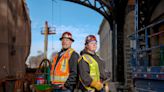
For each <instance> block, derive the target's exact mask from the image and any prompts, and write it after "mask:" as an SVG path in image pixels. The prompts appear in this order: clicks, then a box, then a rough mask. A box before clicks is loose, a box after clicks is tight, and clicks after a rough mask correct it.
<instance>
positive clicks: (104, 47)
mask: <svg viewBox="0 0 164 92" xmlns="http://www.w3.org/2000/svg"><path fill="white" fill-rule="evenodd" d="M98 34H99V36H100V48H99V53H100V57H101V58H102V59H104V61H105V71H106V72H108V73H109V72H110V74H112V32H111V30H110V27H109V24H108V21H107V20H105V19H103V21H102V23H101V25H100V28H99V31H98Z"/></svg>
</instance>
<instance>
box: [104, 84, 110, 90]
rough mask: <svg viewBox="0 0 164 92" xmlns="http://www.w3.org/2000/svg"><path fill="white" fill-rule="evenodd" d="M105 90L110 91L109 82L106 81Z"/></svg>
mask: <svg viewBox="0 0 164 92" xmlns="http://www.w3.org/2000/svg"><path fill="white" fill-rule="evenodd" d="M105 92H109V83H105Z"/></svg>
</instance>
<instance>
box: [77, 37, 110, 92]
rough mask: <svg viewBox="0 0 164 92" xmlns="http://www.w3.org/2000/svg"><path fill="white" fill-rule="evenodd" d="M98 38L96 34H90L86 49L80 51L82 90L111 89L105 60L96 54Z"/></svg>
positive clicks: (84, 91) (91, 91) (101, 91)
mask: <svg viewBox="0 0 164 92" xmlns="http://www.w3.org/2000/svg"><path fill="white" fill-rule="evenodd" d="M96 49H97V39H96V37H95V36H94V35H88V36H87V37H86V40H85V49H84V50H83V51H82V52H81V53H80V54H81V55H82V56H81V57H80V59H79V61H78V71H79V76H80V77H79V79H80V85H79V86H80V89H81V90H82V92H105V91H104V90H103V85H106V87H105V88H106V92H108V91H109V88H108V82H106V83H103V81H105V80H107V76H106V73H105V71H104V69H105V65H104V64H105V63H104V61H103V60H102V59H101V58H100V57H99V56H98V55H97V54H96V52H95V51H96Z"/></svg>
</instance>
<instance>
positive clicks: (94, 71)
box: [82, 54, 100, 90]
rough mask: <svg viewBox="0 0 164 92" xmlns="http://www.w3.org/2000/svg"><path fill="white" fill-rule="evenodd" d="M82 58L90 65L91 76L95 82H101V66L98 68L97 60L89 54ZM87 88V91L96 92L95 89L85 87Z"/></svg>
mask: <svg viewBox="0 0 164 92" xmlns="http://www.w3.org/2000/svg"><path fill="white" fill-rule="evenodd" d="M82 58H83V59H84V61H86V62H87V63H88V64H89V69H90V76H91V78H92V79H93V81H100V72H99V66H98V63H97V62H96V60H95V59H94V58H92V57H91V56H90V55H88V54H84V55H83V56H82ZM85 88H86V89H87V90H95V89H93V88H91V87H87V86H85Z"/></svg>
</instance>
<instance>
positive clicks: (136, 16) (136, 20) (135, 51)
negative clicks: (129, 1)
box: [134, 0, 139, 64]
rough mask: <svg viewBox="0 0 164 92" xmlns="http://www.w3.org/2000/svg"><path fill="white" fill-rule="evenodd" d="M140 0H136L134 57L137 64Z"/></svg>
mask: <svg viewBox="0 0 164 92" xmlns="http://www.w3.org/2000/svg"><path fill="white" fill-rule="evenodd" d="M138 13H139V12H138V0H135V45H136V46H134V47H135V48H134V56H135V57H134V58H135V62H136V64H138V63H137V61H138V52H137V50H138V16H139V15H138Z"/></svg>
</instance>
